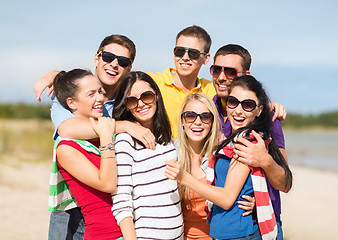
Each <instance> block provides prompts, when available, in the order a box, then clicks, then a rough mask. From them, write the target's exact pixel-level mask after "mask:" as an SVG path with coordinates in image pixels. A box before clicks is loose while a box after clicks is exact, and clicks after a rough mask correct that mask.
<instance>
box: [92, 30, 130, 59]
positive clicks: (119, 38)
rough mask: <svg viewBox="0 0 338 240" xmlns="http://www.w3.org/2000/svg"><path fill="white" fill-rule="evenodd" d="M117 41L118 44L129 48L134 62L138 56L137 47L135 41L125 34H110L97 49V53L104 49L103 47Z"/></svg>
mask: <svg viewBox="0 0 338 240" xmlns="http://www.w3.org/2000/svg"><path fill="white" fill-rule="evenodd" d="M112 43H116V44H118V45H121V46H123V47H125V48H127V49H128V50H129V53H130V56H129V58H130V60H131V62H134V60H135V56H136V47H135V44H134V43H133V41H132V40H130V39H129V38H127V37H126V36H123V35H118V34H113V35H110V36H107V37H105V38H104V39H103V40H102V42H101V44H100V46H99V49H98V50H97V53H99V52H100V51H102V50H103V48H104V47H105V46H107V45H109V44H112Z"/></svg>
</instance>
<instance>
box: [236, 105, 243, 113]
mask: <svg viewBox="0 0 338 240" xmlns="http://www.w3.org/2000/svg"><path fill="white" fill-rule="evenodd" d="M234 112H235V113H236V114H237V115H240V114H241V113H243V108H242V105H241V104H238V105H237V107H236V108H235V109H234Z"/></svg>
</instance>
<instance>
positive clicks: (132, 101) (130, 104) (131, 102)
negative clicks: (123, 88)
mask: <svg viewBox="0 0 338 240" xmlns="http://www.w3.org/2000/svg"><path fill="white" fill-rule="evenodd" d="M155 98H156V94H155V93H154V92H152V91H145V92H143V93H142V94H141V96H140V97H139V98H137V97H135V96H130V97H127V98H126V100H124V106H125V107H126V108H127V109H128V110H132V109H135V108H137V107H138V102H139V100H141V101H142V102H143V103H144V104H147V105H149V104H152V103H153V102H154V101H155Z"/></svg>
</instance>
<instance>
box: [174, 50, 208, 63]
mask: <svg viewBox="0 0 338 240" xmlns="http://www.w3.org/2000/svg"><path fill="white" fill-rule="evenodd" d="M186 52H188V56H189V58H190V59H192V60H198V59H199V58H200V56H201V54H207V53H206V52H202V53H201V52H200V51H198V50H197V49H194V48H185V47H175V48H174V55H175V56H176V57H179V58H181V57H183V56H184V54H185V53H186Z"/></svg>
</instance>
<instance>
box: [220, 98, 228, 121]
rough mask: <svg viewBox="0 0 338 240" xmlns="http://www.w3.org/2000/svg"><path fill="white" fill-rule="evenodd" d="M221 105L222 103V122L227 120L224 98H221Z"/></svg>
mask: <svg viewBox="0 0 338 240" xmlns="http://www.w3.org/2000/svg"><path fill="white" fill-rule="evenodd" d="M221 103H222V112H223V117H224V122H225V121H226V120H227V119H228V116H227V112H226V110H225V109H226V108H225V107H226V103H225V99H224V98H221Z"/></svg>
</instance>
